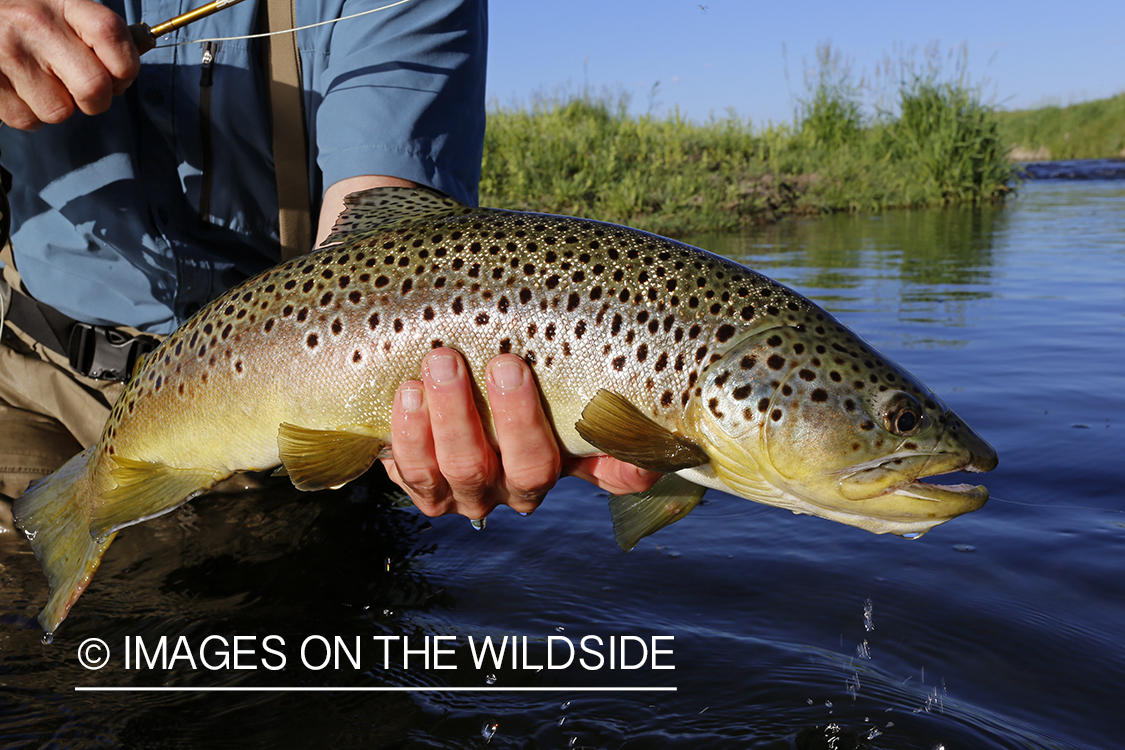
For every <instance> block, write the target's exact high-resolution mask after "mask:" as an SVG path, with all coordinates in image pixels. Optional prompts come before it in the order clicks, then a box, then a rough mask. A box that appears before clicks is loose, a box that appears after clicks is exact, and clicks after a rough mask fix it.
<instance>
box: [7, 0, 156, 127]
mask: <svg viewBox="0 0 1125 750" xmlns="http://www.w3.org/2000/svg"><path fill="white" fill-rule="evenodd" d="M139 71H140V58H139V56H138V54H137V49H136V47H135V46H134V45H133V40H132V37H130V35H129V29H128V27H127V26H126V25H125V21H124V19H122V18H121V17H120V16H118V15H117V14H116V13H114V12H113V11H111V10H109V9H108V8H106V7H105V6H102V5H99V4H98V3H95V2H90V0H3V1H2V2H0V121H3V122H4V124H6V125H9V126H11V127H13V128H18V129H20V130H35V129H37V128H39V127H41V126H42V125H44V124H46V123H59V122H62V121H63V120H66V119H67V118H69V117H70V116H71V115H73V114H74V110H75V109H76V108H77V109H79V110H81V111H82V112H84V113H86V114H88V115H94V114H99V113H101V112H104V111H105V110H106V109H108V108H109V105H110V102H111V101H112V100H113V97H114V96H115V95H117V94H120V93H122V92H123V91H125V89H126V88H128V87H129V85H130V84H131V83H132V82H133V79H134V78H136V76H137V73H138V72H139Z"/></svg>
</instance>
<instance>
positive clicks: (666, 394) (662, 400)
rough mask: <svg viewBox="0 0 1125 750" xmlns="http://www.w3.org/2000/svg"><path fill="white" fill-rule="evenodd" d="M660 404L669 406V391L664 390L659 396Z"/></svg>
mask: <svg viewBox="0 0 1125 750" xmlns="http://www.w3.org/2000/svg"><path fill="white" fill-rule="evenodd" d="M660 405H661V406H671V405H672V392H671V391H664V394H663V395H662V396H661V397H660Z"/></svg>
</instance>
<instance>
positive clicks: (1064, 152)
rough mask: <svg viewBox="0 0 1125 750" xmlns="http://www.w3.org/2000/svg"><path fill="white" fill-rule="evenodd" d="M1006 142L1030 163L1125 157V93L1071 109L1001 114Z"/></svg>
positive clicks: (1017, 154)
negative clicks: (1051, 160)
mask: <svg viewBox="0 0 1125 750" xmlns="http://www.w3.org/2000/svg"><path fill="white" fill-rule="evenodd" d="M999 116H1000V130H1001V133H1002V134H1003V137H1004V141H1005V142H1006V143H1008V144H1010V145H1011V146H1012V147H1014V148H1016V149H1017V150H1016V152H1015V154H1014V157H1016V158H1020V159H1027V160H1032V159H1033V160H1045V159H1104V158H1113V157H1125V93H1123V94H1118V95H1117V96H1115V97H1112V98H1110V99H1098V100H1096V101H1090V102H1083V103H1081V104H1072V105H1071V106H1069V107H1054V106H1051V107H1041V108H1038V109H1025V110H1017V111H1014V112H1000V113H999Z"/></svg>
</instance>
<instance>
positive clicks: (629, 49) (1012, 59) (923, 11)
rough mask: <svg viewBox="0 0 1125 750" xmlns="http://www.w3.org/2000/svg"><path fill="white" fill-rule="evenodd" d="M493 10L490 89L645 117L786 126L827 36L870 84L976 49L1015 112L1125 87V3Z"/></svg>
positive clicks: (522, 5) (749, 2)
mask: <svg viewBox="0 0 1125 750" xmlns="http://www.w3.org/2000/svg"><path fill="white" fill-rule="evenodd" d="M489 15H490V39H489V80H488V97H489V100H490V101H493V100H494V101H497V102H499V103H500V104H502V105H512V104H518V103H520V102H528V101H530V100H531V99H532V98H533V97H535V96H536V95H543V94H546V95H550V94H553V93H556V92H558V91H560V90H569V91H579V90H581V89H582V87H583V85H586V84H588V85H589V86H590V87H591V88H592V89H593V90H594V91H595V92H597V91H602V90H608V91H610V92H612V93H618V92H627V93H628V94H629V95H630V96H631V101H632V110H633V111H634V112H645V111H648V110H650V109H651V110H652V111H653V112H655V113H657V114H663V113H665V112H667V111H668V110H670V109H671V108H672V107H674V106H677V105H678V106H679V108H680V110H681V112H683V113H684V114H686V115H687V116H688V117H690V118H692V119H694V120H697V121H703V120H706V119H707V118H708V117H709V116H710V115H711V114H714V115H715V116H718V117H722V116H725V115H726V113H727V111H728V110H731V109H733V111H734V112H736V113H737V115H738V116H739V117H741V118H744V119H745V118H750V119H751V120H752V121H753V122H754V123H755V124H758V125H761V124H764V123H765V122H766V121H770V120H772V121H774V122H782V121H786V122H787V121H789V120H791V119H792V116H793V108H794V103H795V97H797V96H800V95H802V94H803V92H804V90H805V89H804V71H805V69H806V68H807V67H810V66H811V65H812V64H813V63H814V62H815V59H816V50H817V46H818V45H819V44H822V43H825V42H830V43H831V45H832V47H833V48H834V49H836V50H839V52H840V53H842V55H843V56H844V57H845V58H846V59H848V60H849V61H850V62H851V68H852V71H853V75H854V77H855V78H856V79H859V78H860V77H861V76H864V77H866V78H867V79H868V80H871V79H872V78H873V76H874V74H875V72H876V66H877V65H878V64H879V63H880V61H882V60H883V59H885V58H886V56H887V55H890V56H891V57H892V58H896V59H897V58H899V57H901V55H900V54H899V53H900V51H904V50H905V51H907V52H909V51H910V50H911V49H916V50H917V54H916V55H915V59H916V60H918V61H919V62H921V61H922V60H923V59H924V56H923V54H922V51H923V49H924V48H925V47H926V45H927V44H934V43H935V42H936V44H937V45H938V48H939V49H940V50H941V53H942V58H943V59H945V58H946V56H947V54H948V53H949V52H950V51H951V50H952V49H953V48H959V47H961V46H962V45H963V46H964V48H965V50H966V51H967V56H968V58H967V59H968V66H967V67H968V72H969V74H970V76H971V80H972V81H973V82H975V83H984V88H983V93H984V95H985V99H986V100H989V101H992V102H993V103H995V104H997V105H999V106H1001V107H1004V108H1006V109H1020V108H1025V107H1033V106H1040V105H1043V104H1064V105H1065V104H1070V103H1073V102H1078V101H1085V100H1088V99H1098V98H1104V97H1108V96H1113V95H1115V94H1118V93H1121V92H1122V91H1125V0H1112V1H1110V0H1070V1H1066V2H1058V0H1056V1H1055V2H1039V1H1038V0H1035V1H1033V2H989V0H977V1H976V2H969V1H968V0H928V1H927V2H904V1H902V0H900V2H886V1H880V2H875V1H871V2H841V1H839V0H837V1H836V2H827V1H826V0H805V2H801V3H784V2H777V1H775V2H759V1H758V0H699V1H692V2H688V1H687V0H644V1H642V0H598V1H597V2H595V1H594V0H561V1H560V0H552V1H548V0H489ZM787 69H788V80H786V70H787ZM949 69H952V68H949ZM657 82H659V86H658V88H657V90H656V93H655V95H651V91H652V87H653V84H655V83H657Z"/></svg>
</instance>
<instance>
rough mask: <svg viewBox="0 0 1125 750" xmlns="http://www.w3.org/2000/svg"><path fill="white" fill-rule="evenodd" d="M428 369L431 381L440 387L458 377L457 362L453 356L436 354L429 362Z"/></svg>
mask: <svg viewBox="0 0 1125 750" xmlns="http://www.w3.org/2000/svg"><path fill="white" fill-rule="evenodd" d="M426 369H427V370H429V373H430V380H432V381H434V382H435V383H437V384H438V385H441V384H442V383H448V382H449V381H450V380H453V379H454V378H455V377H457V361H456V360H455V359H454V358H453V355H452V354H435V355H434V356H432V357H430V359H429V360H428V361H427V365H426Z"/></svg>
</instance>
